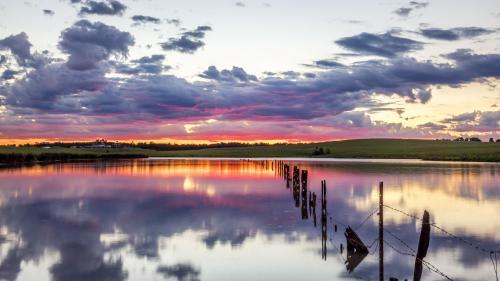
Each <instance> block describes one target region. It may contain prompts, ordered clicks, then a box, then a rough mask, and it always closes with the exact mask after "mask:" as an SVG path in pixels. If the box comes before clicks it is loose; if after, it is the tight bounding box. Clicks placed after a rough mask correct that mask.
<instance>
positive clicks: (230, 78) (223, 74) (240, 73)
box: [199, 65, 257, 82]
mask: <svg viewBox="0 0 500 281" xmlns="http://www.w3.org/2000/svg"><path fill="white" fill-rule="evenodd" d="M199 76H200V77H202V78H205V79H210V80H216V81H223V82H249V81H257V77H256V76H255V75H251V74H248V73H247V72H246V71H245V70H244V69H243V68H241V67H237V66H233V68H232V69H231V70H228V69H223V70H221V71H219V70H218V69H217V67H215V66H213V65H212V66H209V67H208V69H207V70H205V71H203V73H202V74H200V75H199Z"/></svg>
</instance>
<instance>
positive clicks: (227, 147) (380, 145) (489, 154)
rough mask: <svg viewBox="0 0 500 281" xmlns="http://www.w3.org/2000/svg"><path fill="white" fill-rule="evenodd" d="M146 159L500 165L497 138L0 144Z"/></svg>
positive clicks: (8, 154) (21, 159) (19, 152)
mask: <svg viewBox="0 0 500 281" xmlns="http://www.w3.org/2000/svg"><path fill="white" fill-rule="evenodd" d="M146 157H234V158H252V157H329V158H371V159H375V158H380V159H423V160H445V161H481V162H500V140H494V139H489V140H488V141H487V142H482V141H481V140H480V139H478V138H468V139H467V138H458V139H455V140H415V139H359V140H345V141H332V142H318V143H304V144H265V143H257V144H248V143H236V142H230V143H216V144H200V145H193V144H161V143H152V142H150V143H120V142H108V141H106V140H104V139H101V140H96V141H94V142H73V143H67V142H66V143H37V144H29V145H22V146H0V163H3V164H22V163H36V162H66V161H78V160H99V159H129V158H146Z"/></svg>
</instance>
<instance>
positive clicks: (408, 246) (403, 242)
mask: <svg viewBox="0 0 500 281" xmlns="http://www.w3.org/2000/svg"><path fill="white" fill-rule="evenodd" d="M384 231H385V232H387V233H388V234H389V235H391V236H392V237H394V239H396V240H398V241H399V242H400V243H401V244H403V245H404V246H405V247H406V248H408V249H409V250H410V251H412V252H413V253H416V251H415V250H414V249H413V248H412V247H411V246H410V245H408V244H407V243H406V242H405V241H403V239H401V238H399V237H398V236H397V235H396V234H394V233H392V232H391V231H389V230H388V229H386V228H384Z"/></svg>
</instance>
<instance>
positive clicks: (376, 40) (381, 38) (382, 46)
mask: <svg viewBox="0 0 500 281" xmlns="http://www.w3.org/2000/svg"><path fill="white" fill-rule="evenodd" d="M335 42H336V43H337V44H339V45H340V46H342V47H344V48H346V49H348V50H351V51H354V52H357V53H360V54H365V55H375V56H381V57H388V58H391V57H395V56H398V55H400V54H404V53H407V52H410V51H414V50H419V49H422V45H423V43H421V42H418V41H415V40H411V39H408V38H404V37H399V36H395V35H393V34H392V33H390V32H386V33H383V34H372V33H366V32H363V33H361V34H358V35H355V36H352V37H345V38H341V39H339V40H337V41H335Z"/></svg>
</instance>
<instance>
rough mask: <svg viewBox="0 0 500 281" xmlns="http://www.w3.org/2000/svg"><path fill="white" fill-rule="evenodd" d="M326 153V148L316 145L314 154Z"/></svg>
mask: <svg viewBox="0 0 500 281" xmlns="http://www.w3.org/2000/svg"><path fill="white" fill-rule="evenodd" d="M323 154H325V150H324V149H323V148H322V147H317V146H316V147H315V148H314V150H313V153H312V155H314V156H317V155H323Z"/></svg>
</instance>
